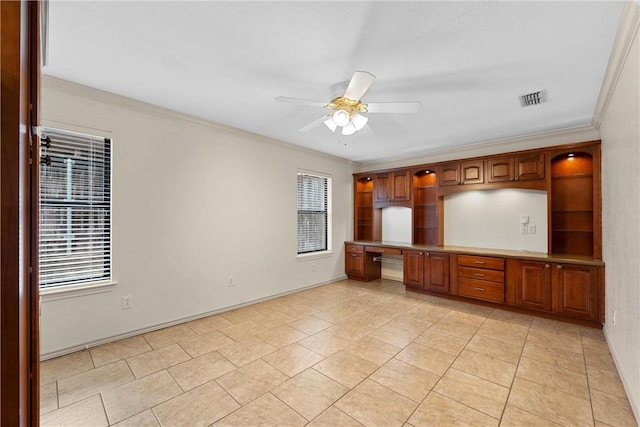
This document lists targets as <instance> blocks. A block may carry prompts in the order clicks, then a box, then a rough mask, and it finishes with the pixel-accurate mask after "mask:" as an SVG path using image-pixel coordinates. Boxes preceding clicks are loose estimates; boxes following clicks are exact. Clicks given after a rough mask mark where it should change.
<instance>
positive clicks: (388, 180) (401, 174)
mask: <svg viewBox="0 0 640 427" xmlns="http://www.w3.org/2000/svg"><path fill="white" fill-rule="evenodd" d="M410 202H411V171H409V170H398V171H394V172H387V173H384V174H377V175H376V177H375V183H374V205H375V206H377V207H385V206H396V205H398V206H408V205H409V203H410Z"/></svg>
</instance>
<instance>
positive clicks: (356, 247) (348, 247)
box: [345, 245, 364, 254]
mask: <svg viewBox="0 0 640 427" xmlns="http://www.w3.org/2000/svg"><path fill="white" fill-rule="evenodd" d="M345 251H347V252H353V253H357V254H361V253H363V252H364V246H360V245H346V249H345Z"/></svg>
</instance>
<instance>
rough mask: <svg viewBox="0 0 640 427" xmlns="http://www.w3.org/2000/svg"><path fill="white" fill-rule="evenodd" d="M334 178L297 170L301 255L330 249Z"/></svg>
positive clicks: (299, 246)
mask: <svg viewBox="0 0 640 427" xmlns="http://www.w3.org/2000/svg"><path fill="white" fill-rule="evenodd" d="M330 236H331V178H329V177H326V176H320V175H314V174H311V173H306V172H298V255H300V254H307V253H312V252H323V251H329V250H331V237H330Z"/></svg>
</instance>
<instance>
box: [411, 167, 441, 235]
mask: <svg viewBox="0 0 640 427" xmlns="http://www.w3.org/2000/svg"><path fill="white" fill-rule="evenodd" d="M437 184H438V181H437V175H436V173H435V172H434V170H433V169H432V168H426V167H425V168H420V169H419V170H418V171H416V172H415V173H414V174H413V212H412V218H413V243H414V244H416V245H434V246H436V245H438V244H440V243H441V241H440V238H441V237H440V233H439V222H438V185H437Z"/></svg>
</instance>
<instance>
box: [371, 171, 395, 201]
mask: <svg viewBox="0 0 640 427" xmlns="http://www.w3.org/2000/svg"><path fill="white" fill-rule="evenodd" d="M389 187H390V183H389V174H385V175H376V181H375V183H374V185H373V199H374V202H376V203H380V202H383V203H384V202H390V201H391V188H389Z"/></svg>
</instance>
